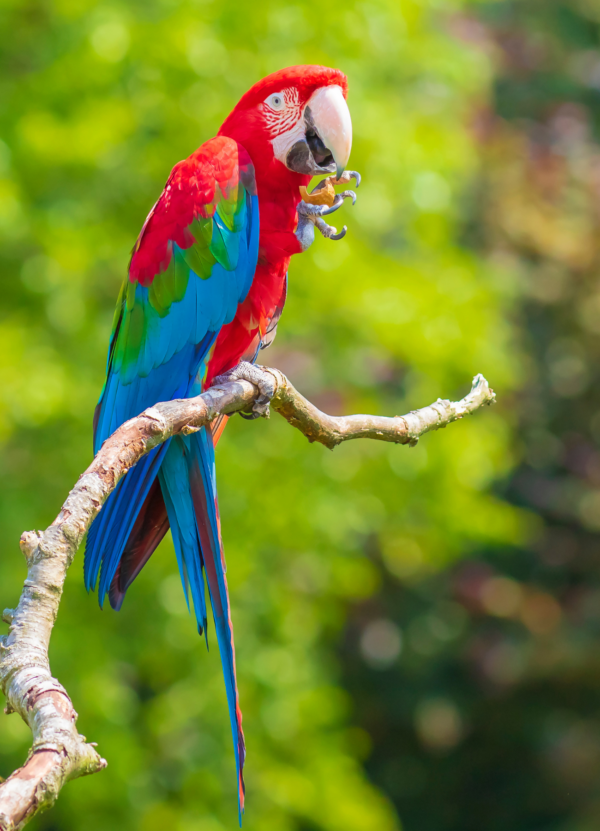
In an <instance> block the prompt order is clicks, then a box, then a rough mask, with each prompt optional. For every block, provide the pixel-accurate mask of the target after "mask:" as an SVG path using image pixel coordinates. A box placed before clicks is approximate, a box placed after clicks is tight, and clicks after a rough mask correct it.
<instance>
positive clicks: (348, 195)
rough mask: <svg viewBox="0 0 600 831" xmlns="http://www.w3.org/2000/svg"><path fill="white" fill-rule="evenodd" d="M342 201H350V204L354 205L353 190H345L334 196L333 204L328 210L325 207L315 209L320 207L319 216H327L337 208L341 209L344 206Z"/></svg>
mask: <svg viewBox="0 0 600 831" xmlns="http://www.w3.org/2000/svg"><path fill="white" fill-rule="evenodd" d="M344 199H352V204H353V205H354V204H355V203H356V194H355V193H354V191H353V190H345V191H344V192H343V193H338V194H336V197H335V202H334V203H333V205H332V206H331V208H328V207H327V206H326V205H318V206H316V207H322V208H323V210H322V211H321V213H320V216H328V215H329V214H332V213H335V211H337V210H338V209H339V208H341V207H342V205H343V204H344Z"/></svg>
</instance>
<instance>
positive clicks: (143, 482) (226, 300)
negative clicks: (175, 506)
mask: <svg viewBox="0 0 600 831" xmlns="http://www.w3.org/2000/svg"><path fill="white" fill-rule="evenodd" d="M258 229H259V222H258V199H257V196H256V184H255V178H254V169H253V166H252V162H251V160H250V157H249V156H248V154H247V152H246V151H245V150H244V148H243V147H241V145H239V144H238V143H237V142H235V141H234V140H232V139H229V138H226V137H224V136H219V137H217V138H215V139H211V141H209V142H207V143H206V144H204V145H203V146H202V147H201V148H200V149H199V150H197V151H196V152H195V153H194V154H192V156H190V157H189V158H188V159H186V160H185V161H183V162H180V163H179V164H178V165H176V166H175V168H174V169H173V171H172V173H171V176H170V177H169V180H168V182H167V184H166V186H165V189H164V191H163V193H162V195H161V197H160V199H159V200H158V202H157V203H156V205H155V206H154V207H153V209H152V211H151V212H150V214H149V216H148V218H147V220H146V222H145V224H144V227H143V228H142V232H141V234H140V236H139V239H138V241H137V243H136V245H135V248H134V251H133V255H132V258H131V263H130V267H129V275H128V278H127V279H126V281H125V283H124V285H123V288H122V290H121V293H120V296H119V301H118V305H117V310H116V313H115V319H114V324H113V332H112V335H111V340H110V346H109V354H108V362H107V378H106V383H105V386H104V389H103V391H102V395H101V397H100V401H99V403H98V406H97V408H96V413H95V418H94V451H95V452H97V451H98V449H99V448H100V446H101V445H102V442H103V441H104V440H105V439H106V438H107V437H108V436H110V435H111V434H112V433H113V432H114V431H115V430H116V429H117V427H119V426H120V425H121V424H122V423H123V422H124V421H127V419H129V418H132V417H133V416H135V415H137V414H139V413H140V412H142V411H143V410H144V409H146V408H147V407H149V406H151V405H153V404H155V403H157V402H159V401H166V400H171V399H173V398H182V397H186V396H187V395H188V394H189V391H190V388H191V386H192V384H193V381H194V378H195V377H196V375H197V373H198V372H199V370H201V368H202V367H203V364H204V362H205V360H206V358H207V355H208V354H209V352H210V349H211V348H212V346H213V344H214V342H215V339H216V337H217V335H218V333H219V331H220V329H221V327H222V326H224V325H226V324H227V323H229V322H230V321H231V320H232V319H233V318H234V316H235V313H236V310H237V307H238V305H239V303H240V302H242V301H243V300H244V298H245V297H246V295H247V293H248V291H249V289H250V286H251V284H252V280H253V277H254V272H255V269H256V262H257V257H258ZM167 446H168V443H167V444H165V445H162V446H161V447H159V448H157V449H156V450H155V451H153V452H152V453H150V454H149V455H148V456H146V457H145V458H144V459H143V460H142V461H141V462H140V463H139V464H138V465H137V466H136V467H135V468H134V469H133V470H132V471H130V472H129V474H128V475H127V476H126V477H125V479H123V480H122V482H121V483H120V484H119V486H118V488H117V489H116V490H115V492H114V493H113V494H112V495H111V497H110V499H109V500H108V502H107V503H106V505H105V506H104V508H103V510H102V511H101V513H100V514H99V516H98V517H97V519H96V521H95V522H94V524H93V526H92V528H91V529H90V533H89V535H88V543H87V546H86V558H85V580H86V585H87V587H88V589H89V588H92V587H94V586H95V585H96V581H97V578H98V573H99V571H100V567H101V566H102V574H101V580H100V587H99V596H100V602H102V600H103V598H104V594H105V592H106V590H107V589H108V586H109V585H110V582H111V580H112V578H113V576H114V574H115V572H116V570H117V567H118V564H119V561H120V558H121V555H122V553H123V550H124V547H125V544H126V542H127V539H128V538H129V535H130V533H131V531H132V529H133V527H134V524H135V522H136V519H137V516H138V513H139V511H140V508H141V506H142V504H143V502H144V500H145V498H146V496H147V495H148V493H149V491H150V489H151V487H152V485H153V482H154V480H155V478H156V473H157V470H158V467H159V465H160V462H161V460H162V458H163V457H164V454H165V453H166V451H167Z"/></svg>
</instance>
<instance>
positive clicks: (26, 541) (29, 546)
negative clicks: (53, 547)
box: [19, 531, 42, 565]
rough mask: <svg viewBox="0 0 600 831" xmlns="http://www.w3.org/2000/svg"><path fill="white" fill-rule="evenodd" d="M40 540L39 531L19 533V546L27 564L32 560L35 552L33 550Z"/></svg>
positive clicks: (40, 534)
mask: <svg viewBox="0 0 600 831" xmlns="http://www.w3.org/2000/svg"><path fill="white" fill-rule="evenodd" d="M41 540H42V533H41V531H25V533H24V534H21V539H20V540H19V546H20V547H21V551H22V553H23V556H24V557H25V560H26V561H27V565H30V564H31V562H32V561H33V555H34V554H35V551H36V549H37V548H38V546H39V544H40V542H41Z"/></svg>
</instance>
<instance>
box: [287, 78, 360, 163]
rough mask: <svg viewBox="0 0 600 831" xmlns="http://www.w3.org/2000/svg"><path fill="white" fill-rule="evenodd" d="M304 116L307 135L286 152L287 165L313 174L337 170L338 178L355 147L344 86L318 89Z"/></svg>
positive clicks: (305, 109) (310, 100) (311, 98)
mask: <svg viewBox="0 0 600 831" xmlns="http://www.w3.org/2000/svg"><path fill="white" fill-rule="evenodd" d="M303 117H304V135H303V137H302V138H301V139H300V140H296V141H295V142H294V144H293V145H292V146H291V147H290V148H289V150H288V152H287V153H286V158H285V165H286V167H288V168H289V169H290V170H293V171H295V172H296V173H304V174H308V175H310V176H315V175H318V174H321V173H333V172H334V170H335V172H336V175H337V177H338V178H339V177H340V176H341V174H342V173H343V172H344V170H345V169H346V165H347V164H348V159H349V158H350V150H351V148H352V120H351V118H350V110H349V109H348V104H347V103H346V99H345V98H344V93H343V92H342V89H341V87H339V86H336V85H332V86H327V87H320V88H319V89H318V90H316V92H314V93H313V94H312V96H311V97H310V99H309V101H308V103H307V105H306V107H305V108H304V116H303ZM295 138H296V139H297V136H295Z"/></svg>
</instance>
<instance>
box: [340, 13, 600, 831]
mask: <svg viewBox="0 0 600 831" xmlns="http://www.w3.org/2000/svg"><path fill="white" fill-rule="evenodd" d="M453 31H454V32H455V33H456V34H457V35H458V36H460V37H462V38H463V39H464V40H465V41H466V42H467V43H469V44H470V45H471V46H472V47H473V46H474V47H476V48H478V49H480V50H481V51H482V52H483V54H486V55H488V56H489V58H490V60H491V63H492V68H493V82H492V88H491V93H492V94H491V96H490V97H489V99H487V100H481V101H480V102H478V104H477V103H475V106H474V109H473V112H472V115H471V122H470V123H471V129H472V135H473V136H474V138H475V140H476V143H477V147H478V157H479V159H480V164H481V169H480V173H479V175H478V176H477V179H476V180H475V181H473V182H472V184H471V186H470V191H469V192H470V207H469V208H468V209H467V210H465V212H464V214H463V215H462V217H461V218H462V220H463V228H462V234H461V238H462V239H463V240H464V241H465V243H466V244H467V245H468V246H469V248H470V249H471V250H472V251H473V252H474V253H476V254H477V255H478V256H479V258H480V261H482V262H483V263H485V270H486V271H487V273H488V274H491V273H493V272H496V273H498V274H499V275H500V274H501V275H502V277H501V280H502V282H503V287H504V291H505V292H506V294H507V295H510V296H511V297H512V300H511V302H510V307H509V317H508V318H507V319H508V320H510V321H512V323H513V325H514V326H515V331H517V332H518V340H519V345H520V348H521V350H522V356H521V363H520V368H521V374H520V378H519V381H520V385H521V386H520V389H519V391H518V393H517V395H516V396H515V397H514V398H512V399H511V401H510V407H511V415H512V416H517V417H518V423H517V424H516V425H514V426H516V428H517V429H516V431H515V433H514V435H513V438H512V441H511V449H512V453H513V454H514V456H513V458H518V459H519V464H518V467H517V468H516V470H515V471H514V472H513V473H512V475H510V476H508V477H506V478H505V479H504V481H499V482H496V484H495V485H494V492H495V493H496V494H497V495H498V496H501V497H503V498H504V499H505V500H506V501H507V503H509V504H512V505H515V506H519V507H520V508H521V509H526V510H530V511H535V512H536V514H537V521H538V526H537V528H536V530H535V533H534V536H533V537H532V538H531V540H530V543H529V544H528V545H526V546H517V547H515V546H510V547H508V546H507V547H502V546H494V547H490V546H488V545H486V546H481V547H479V548H478V550H475V551H472V552H465V553H467V558H466V559H463V560H461V561H460V562H458V563H456V564H455V565H453V566H451V567H450V568H448V569H446V570H445V571H444V572H441V573H438V574H436V575H433V576H430V577H429V578H426V579H425V580H423V579H418V578H406V577H405V578H404V579H403V580H402V581H401V582H399V581H397V580H395V579H394V577H393V575H389V574H388V573H387V570H386V569H382V570H381V574H382V576H383V581H382V585H381V587H380V589H379V590H378V592H377V594H376V595H373V596H372V597H371V598H367V599H366V600H365V601H364V602H362V603H360V604H356V605H355V607H354V608H353V610H352V613H351V615H350V617H349V621H348V624H347V628H346V632H345V638H344V641H343V644H342V648H341V651H340V654H341V656H342V658H343V660H344V670H345V671H344V683H345V686H346V687H347V689H348V690H349V691H350V692H351V694H352V698H353V702H354V716H355V719H356V720H357V722H358V724H359V725H361V726H362V727H364V728H365V729H367V731H368V732H369V735H370V737H371V739H372V741H373V748H372V753H371V755H370V757H369V759H368V760H367V762H366V768H367V771H368V773H369V774H370V776H371V778H372V780H373V781H374V782H375V783H377V784H379V785H380V787H383V788H384V789H385V791H386V792H387V793H388V794H389V795H390V796H391V797H392V798H393V799H394V802H395V804H396V805H397V806H398V808H399V811H400V815H401V816H402V819H403V821H404V823H405V827H406V828H407V829H410V831H413V829H414V831H417V829H418V831H434V830H435V831H481V829H485V830H486V831H504V830H505V829H507V828H510V829H511V830H512V831H532V829H536V831H538V830H539V831H595V829H597V828H598V827H600V789H599V782H600V751H599V748H600V742H599V739H600V708H599V702H600V664H599V662H598V636H599V634H600V602H599V601H600V580H599V566H600V557H599V552H600V548H599V545H598V532H599V531H600V453H599V445H600V399H599V393H598V390H599V383H598V382H599V380H600V379H599V375H598V367H599V366H600V360H599V359H600V340H599V335H600V322H599V321H600V294H599V285H598V277H599V273H600V272H599V267H600V248H599V245H598V239H599V237H598V218H599V204H600V178H599V171H600V146H599V141H600V119H599V113H600V108H599V105H600V6H599V5H598V3H597V2H595V0H570V2H561V1H560V0H543V1H542V0H516V2H497V3H484V4H480V5H479V6H475V5H471V6H469V7H468V8H466V9H464V10H463V13H462V14H460V15H457V16H456V17H455V18H454V19H453ZM505 404H506V405H507V406H508V405H509V402H508V400H505ZM482 425H483V428H485V421H484V420H483V419H482V420H478V422H477V427H478V428H480V427H482ZM469 427H471V425H469ZM432 444H433V442H431V443H428V445H427V449H428V450H430V447H431V445H432ZM371 557H372V559H373V561H374V562H378V561H379V562H382V563H383V564H385V563H386V550H385V548H382V549H378V548H377V545H376V546H375V547H374V548H373V550H372V551H371ZM400 649H401V653H400V656H399V658H398V652H399V650H400ZM365 663H366V664H368V665H370V666H371V667H372V668H373V669H372V671H371V672H365Z"/></svg>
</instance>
